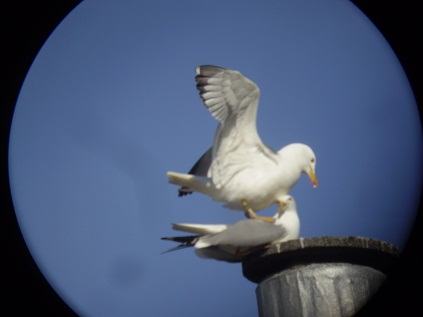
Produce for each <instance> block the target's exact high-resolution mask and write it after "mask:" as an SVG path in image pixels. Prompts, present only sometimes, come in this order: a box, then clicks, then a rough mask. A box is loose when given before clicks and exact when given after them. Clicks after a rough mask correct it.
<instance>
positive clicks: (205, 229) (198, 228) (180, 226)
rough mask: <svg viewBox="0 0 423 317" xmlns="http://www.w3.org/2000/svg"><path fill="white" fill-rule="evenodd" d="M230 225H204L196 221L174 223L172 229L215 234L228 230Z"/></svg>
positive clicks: (200, 233)
mask: <svg viewBox="0 0 423 317" xmlns="http://www.w3.org/2000/svg"><path fill="white" fill-rule="evenodd" d="M227 228H228V225H223V224H215V225H202V224H196V223H173V224H172V229H173V230H179V231H185V232H191V233H195V234H199V235H207V234H215V233H219V232H222V231H223V230H226V229H227Z"/></svg>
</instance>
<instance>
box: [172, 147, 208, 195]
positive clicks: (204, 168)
mask: <svg viewBox="0 0 423 317" xmlns="http://www.w3.org/2000/svg"><path fill="white" fill-rule="evenodd" d="M212 150H213V147H210V148H209V149H208V150H207V151H206V153H204V154H203V155H202V156H201V157H200V158H199V159H198V161H197V162H196V163H195V164H194V166H193V167H192V168H191V169H190V170H189V172H188V174H191V175H196V176H207V172H208V171H209V168H210V165H211V161H212ZM188 194H192V191H191V190H190V189H189V188H188V187H185V186H184V187H180V188H179V189H178V196H179V197H181V196H185V195H188Z"/></svg>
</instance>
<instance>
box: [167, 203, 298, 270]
mask: <svg viewBox="0 0 423 317" xmlns="http://www.w3.org/2000/svg"><path fill="white" fill-rule="evenodd" d="M273 218H274V219H275V222H274V223H268V222H263V221H261V220H256V219H244V220H241V221H238V222H236V223H235V224H233V225H225V224H219V225H214V224H209V225H206V224H173V229H175V230H180V231H185V232H191V233H196V234H198V235H196V236H188V237H186V236H184V237H170V238H162V239H164V240H171V241H176V242H180V243H181V244H180V245H179V246H177V247H176V248H172V249H170V250H169V251H174V250H178V249H181V248H185V247H192V246H193V247H195V253H196V254H197V255H198V256H199V257H202V258H212V259H216V260H222V261H228V262H238V261H241V260H242V259H243V258H244V257H245V256H246V255H248V254H250V253H252V252H255V251H258V250H260V249H263V248H266V247H268V246H269V245H271V244H275V243H281V242H285V241H288V240H292V239H297V238H298V237H299V234H300V220H299V217H298V213H297V207H296V203H295V201H294V198H293V197H292V196H290V195H285V196H283V197H281V199H280V201H279V203H278V211H277V213H276V214H275V215H274V217H273Z"/></svg>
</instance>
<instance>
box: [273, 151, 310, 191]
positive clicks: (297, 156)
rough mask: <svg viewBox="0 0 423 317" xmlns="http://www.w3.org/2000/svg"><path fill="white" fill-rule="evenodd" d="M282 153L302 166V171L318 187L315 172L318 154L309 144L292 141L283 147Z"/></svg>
mask: <svg viewBox="0 0 423 317" xmlns="http://www.w3.org/2000/svg"><path fill="white" fill-rule="evenodd" d="M280 153H281V154H282V153H283V155H284V156H286V157H287V158H288V157H289V159H290V160H292V161H293V162H294V163H293V164H295V165H297V166H298V167H300V169H301V172H303V173H304V174H307V175H308V177H309V178H310V181H311V184H312V185H313V187H314V188H316V187H317V185H318V181H317V177H316V172H315V170H316V155H315V154H314V152H313V150H312V149H311V148H310V147H309V146H308V145H305V144H302V143H292V144H289V145H287V146H285V147H284V148H282V149H281V150H280ZM285 153H286V154H285Z"/></svg>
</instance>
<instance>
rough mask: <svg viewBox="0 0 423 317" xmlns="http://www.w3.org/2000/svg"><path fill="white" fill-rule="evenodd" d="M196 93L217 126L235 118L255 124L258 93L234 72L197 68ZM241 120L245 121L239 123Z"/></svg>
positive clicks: (221, 69) (257, 89) (215, 68)
mask: <svg viewBox="0 0 423 317" xmlns="http://www.w3.org/2000/svg"><path fill="white" fill-rule="evenodd" d="M196 72H197V76H196V77H195V80H196V82H197V89H198V90H199V91H200V96H201V99H203V103H204V105H205V106H206V107H207V109H208V110H209V111H210V113H211V114H212V116H213V117H215V118H216V119H217V120H219V121H220V122H225V120H226V119H227V118H228V117H229V116H232V115H233V114H235V116H236V117H237V118H239V119H241V118H242V117H248V119H250V118H251V119H252V121H254V124H255V114H256V112H257V106H258V99H259V96H260V90H259V88H258V87H257V85H256V84H255V83H253V82H252V81H251V80H249V79H248V78H246V77H244V76H243V75H242V74H241V73H240V72H238V71H236V70H231V69H226V68H222V67H217V66H212V65H203V66H199V67H197V68H196ZM241 120H244V119H241Z"/></svg>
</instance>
